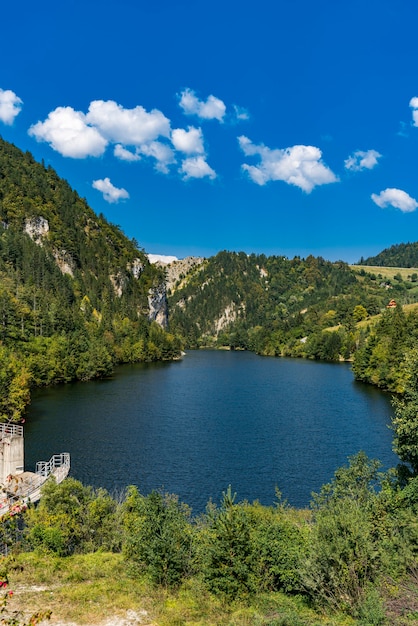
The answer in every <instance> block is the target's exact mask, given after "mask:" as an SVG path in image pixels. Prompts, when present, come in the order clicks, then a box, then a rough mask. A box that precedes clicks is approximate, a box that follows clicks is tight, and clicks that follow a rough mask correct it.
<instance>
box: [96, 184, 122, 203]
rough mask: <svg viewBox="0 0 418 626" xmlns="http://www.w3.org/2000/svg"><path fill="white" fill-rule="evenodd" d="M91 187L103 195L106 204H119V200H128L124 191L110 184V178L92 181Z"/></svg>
mask: <svg viewBox="0 0 418 626" xmlns="http://www.w3.org/2000/svg"><path fill="white" fill-rule="evenodd" d="M92 187H93V188H94V189H97V190H98V191H101V192H102V194H103V198H104V199H105V200H106V202H110V203H114V202H119V200H123V199H127V198H129V193H128V192H127V191H126V189H118V188H117V187H115V186H114V185H112V183H111V182H110V178H103V179H102V180H94V181H93V183H92Z"/></svg>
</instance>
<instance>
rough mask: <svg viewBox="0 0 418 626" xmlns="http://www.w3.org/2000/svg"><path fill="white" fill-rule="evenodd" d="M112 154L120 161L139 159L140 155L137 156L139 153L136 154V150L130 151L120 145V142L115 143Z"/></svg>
mask: <svg viewBox="0 0 418 626" xmlns="http://www.w3.org/2000/svg"><path fill="white" fill-rule="evenodd" d="M113 154H114V155H115V157H116V158H117V159H120V160H121V161H140V160H141V157H140V156H139V154H137V152H131V151H130V150H127V149H126V148H124V147H123V146H121V145H120V143H118V144H116V146H115V149H114V150H113Z"/></svg>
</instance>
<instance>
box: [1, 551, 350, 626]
mask: <svg viewBox="0 0 418 626" xmlns="http://www.w3.org/2000/svg"><path fill="white" fill-rule="evenodd" d="M9 581H10V589H12V590H14V595H13V598H12V599H11V600H10V604H9V608H10V610H18V609H19V610H23V611H24V612H25V614H26V615H29V614H30V613H33V612H34V611H36V610H40V609H42V610H46V609H49V610H51V611H52V618H51V622H50V623H51V626H52V625H53V624H54V622H56V621H57V620H60V621H63V620H64V621H66V622H72V623H76V624H79V625H80V626H81V625H83V624H89V625H91V624H100V623H103V622H107V621H108V620H109V619H114V620H115V624H116V623H117V618H122V617H126V613H127V611H128V610H132V611H135V613H136V614H137V615H138V616H139V618H140V619H139V623H143V624H144V625H145V624H146V625H147V626H183V625H184V626H205V625H216V626H353V625H354V624H355V623H356V622H355V621H354V620H353V619H351V618H350V617H348V616H346V615H331V616H330V615H325V614H322V613H319V612H317V611H315V610H314V609H313V608H310V607H309V606H308V605H307V604H306V602H305V600H304V599H303V598H298V597H290V596H286V595H284V594H281V593H271V594H263V595H261V596H258V597H256V598H254V599H253V600H252V601H251V603H238V602H237V603H233V604H232V605H228V604H225V603H223V602H221V600H219V599H218V598H215V597H214V596H212V595H211V594H210V593H208V591H207V590H206V589H205V587H204V586H203V584H202V583H201V581H200V580H198V579H190V580H188V581H187V582H185V583H184V584H183V586H182V587H181V588H180V589H179V590H177V591H176V592H172V591H168V590H165V589H162V588H159V589H155V588H153V587H152V586H151V585H149V584H148V583H147V581H146V580H145V579H144V578H141V577H138V576H136V577H135V576H133V575H132V574H131V573H130V572H129V569H127V567H126V563H125V562H124V561H123V558H122V556H121V555H119V554H108V553H100V552H96V553H92V554H87V555H77V556H72V557H66V558H60V557H55V556H52V555H40V554H36V553H22V554H19V555H17V556H16V557H14V558H13V559H12V560H11V561H10V565H9Z"/></svg>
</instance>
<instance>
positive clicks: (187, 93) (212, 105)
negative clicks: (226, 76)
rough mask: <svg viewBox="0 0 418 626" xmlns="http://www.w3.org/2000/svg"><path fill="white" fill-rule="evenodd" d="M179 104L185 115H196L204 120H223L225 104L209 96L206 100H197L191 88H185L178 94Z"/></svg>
mask: <svg viewBox="0 0 418 626" xmlns="http://www.w3.org/2000/svg"><path fill="white" fill-rule="evenodd" d="M180 106H181V108H182V109H183V111H184V113H185V114H186V115H197V116H198V117H200V118H202V119H205V120H219V122H222V121H223V118H224V116H225V113H226V106H225V104H224V103H223V102H222V100H220V99H219V98H215V96H209V97H208V98H207V100H206V102H205V101H204V100H199V98H198V97H197V96H196V94H195V92H194V91H193V90H192V89H185V90H184V91H182V92H181V94H180Z"/></svg>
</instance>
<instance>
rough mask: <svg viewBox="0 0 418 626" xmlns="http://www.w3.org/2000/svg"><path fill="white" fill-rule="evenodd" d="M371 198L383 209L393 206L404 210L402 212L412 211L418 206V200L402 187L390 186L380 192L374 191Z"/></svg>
mask: <svg viewBox="0 0 418 626" xmlns="http://www.w3.org/2000/svg"><path fill="white" fill-rule="evenodd" d="M371 198H372V200H373V202H375V204H377V206H379V207H380V208H381V209H385V208H386V207H388V206H393V207H395V209H399V210H400V211H402V213H412V211H415V210H416V209H417V207H418V202H417V201H416V200H415V198H411V196H410V195H408V194H407V193H406V191H402V189H395V188H388V189H385V190H384V191H381V192H380V193H379V194H375V193H372V195H371Z"/></svg>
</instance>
